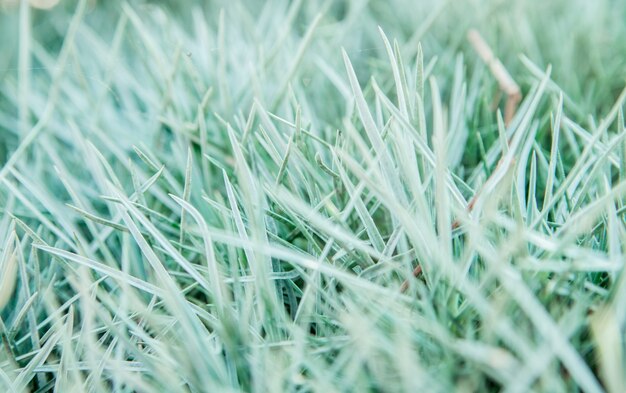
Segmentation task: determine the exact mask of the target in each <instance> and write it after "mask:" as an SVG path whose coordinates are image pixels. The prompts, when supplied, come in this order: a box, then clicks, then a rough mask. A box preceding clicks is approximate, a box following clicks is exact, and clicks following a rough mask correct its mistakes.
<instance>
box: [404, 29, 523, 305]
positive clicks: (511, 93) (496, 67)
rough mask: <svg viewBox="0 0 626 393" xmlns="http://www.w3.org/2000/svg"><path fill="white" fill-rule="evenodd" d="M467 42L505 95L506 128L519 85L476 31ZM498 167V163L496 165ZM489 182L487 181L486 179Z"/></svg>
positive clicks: (518, 95) (406, 282)
mask: <svg viewBox="0 0 626 393" xmlns="http://www.w3.org/2000/svg"><path fill="white" fill-rule="evenodd" d="M467 40H468V41H469V42H470V44H471V45H472V47H473V48H474V50H475V51H476V52H477V53H478V56H480V58H481V59H482V61H484V62H485V63H486V64H487V66H489V69H490V70H491V73H492V74H493V76H494V78H496V80H497V81H498V85H499V86H500V89H501V90H502V91H503V92H504V93H505V94H506V96H507V99H506V104H505V106H504V124H505V125H506V126H508V125H509V123H510V122H511V120H512V119H513V116H515V112H516V111H517V106H518V104H519V103H520V101H521V100H522V91H521V89H520V87H519V85H518V84H517V83H516V82H515V80H513V77H511V74H509V72H508V71H507V70H506V68H505V67H504V65H503V64H502V62H500V60H499V59H498V58H497V57H496V56H495V55H494V54H493V51H492V50H491V47H490V46H489V44H487V42H486V41H485V40H484V39H483V37H482V35H480V33H479V32H478V30H476V29H470V30H469V31H468V32H467ZM498 165H500V163H498ZM487 181H489V179H487ZM479 195H480V190H479V191H478V192H476V193H475V194H474V196H473V197H472V199H470V201H469V202H468V203H467V211H468V212H471V211H472V209H473V208H474V205H475V203H476V200H477V198H478V196H479ZM459 225H460V224H459V221H458V220H455V221H454V222H453V223H452V229H456V228H458V227H459ZM420 274H422V267H421V265H419V264H418V265H417V266H416V267H415V269H413V277H418V276H419V275H420ZM408 288H409V280H404V282H403V283H402V285H401V286H400V292H401V293H404V292H405V291H406V290H407V289H408Z"/></svg>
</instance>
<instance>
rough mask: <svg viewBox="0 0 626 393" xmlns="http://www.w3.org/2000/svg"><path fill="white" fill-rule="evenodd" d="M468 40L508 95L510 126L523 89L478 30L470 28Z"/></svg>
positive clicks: (505, 118)
mask: <svg viewBox="0 0 626 393" xmlns="http://www.w3.org/2000/svg"><path fill="white" fill-rule="evenodd" d="M467 40H468V41H469V42H470V44H471V45H472V47H473V48H474V50H475V51H476V53H478V56H480V58H481V59H482V61H484V62H485V64H487V66H489V69H490V70H491V73H492V74H493V77H494V78H496V80H497V81H498V85H500V89H501V90H502V91H503V92H504V93H505V94H506V96H507V99H506V104H505V106H504V124H505V125H507V126H508V125H509V122H510V121H511V120H512V119H513V116H515V112H516V111H517V105H518V104H519V102H520V101H521V100H522V91H521V90H520V88H519V85H518V84H517V83H515V81H514V80H513V78H512V77H511V74H509V72H508V71H507V70H506V68H504V65H502V62H500V60H499V59H498V58H497V57H496V56H495V55H494V54H493V51H492V50H491V47H490V46H489V44H487V42H486V41H485V40H484V39H483V37H482V35H480V33H479V32H478V30H476V29H470V30H469V32H468V33H467Z"/></svg>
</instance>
